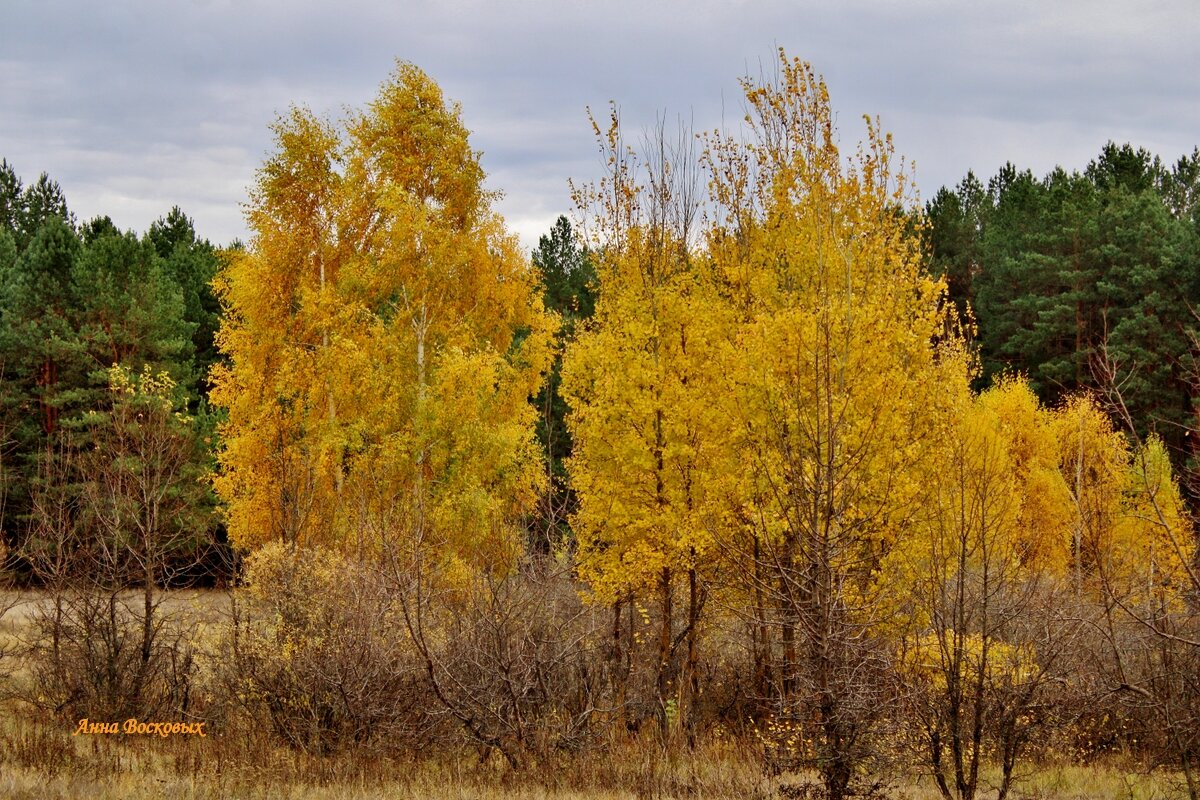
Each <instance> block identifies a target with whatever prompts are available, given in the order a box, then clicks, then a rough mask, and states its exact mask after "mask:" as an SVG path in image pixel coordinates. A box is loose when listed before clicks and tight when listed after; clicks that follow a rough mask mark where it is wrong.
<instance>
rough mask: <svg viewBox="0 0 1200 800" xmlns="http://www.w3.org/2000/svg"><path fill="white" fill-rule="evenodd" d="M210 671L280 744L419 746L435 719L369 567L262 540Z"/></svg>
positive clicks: (394, 613)
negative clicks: (222, 653)
mask: <svg viewBox="0 0 1200 800" xmlns="http://www.w3.org/2000/svg"><path fill="white" fill-rule="evenodd" d="M246 582H247V588H246V589H244V590H240V591H239V592H238V594H237V596H236V599H235V603H234V614H233V618H232V621H231V626H230V628H229V637H228V640H227V642H226V644H225V647H226V657H225V658H224V659H223V664H224V667H225V669H224V670H223V671H222V673H221V675H220V676H219V677H218V681H219V683H220V684H221V685H223V686H225V687H226V688H227V690H228V692H229V695H230V697H231V698H233V700H234V701H235V702H236V704H237V705H239V706H240V707H241V709H242V710H243V711H245V712H246V713H247V714H249V716H250V717H251V719H253V720H256V721H258V722H260V723H263V724H264V725H265V726H266V727H269V728H270V729H271V730H273V731H274V732H275V734H276V735H277V736H278V737H279V738H280V739H281V740H282V741H284V742H286V743H287V744H288V745H290V746H292V747H294V748H297V749H301V750H309V751H315V752H321V753H328V752H332V751H336V750H339V749H342V748H345V747H348V746H351V745H353V746H368V745H371V746H374V745H379V744H381V743H386V744H388V745H390V746H403V745H408V746H410V747H420V746H422V745H423V744H425V743H426V742H427V741H428V739H429V737H430V736H431V735H432V734H433V729H434V728H435V726H436V722H437V720H436V719H433V718H431V717H430V716H429V714H428V713H427V712H426V709H428V708H429V707H430V705H431V701H430V698H429V695H428V692H427V691H426V688H425V682H424V676H423V674H422V672H421V665H420V664H419V663H418V662H417V661H416V660H415V659H414V658H413V655H412V652H411V649H410V648H408V647H407V646H406V641H405V639H406V634H405V632H404V622H403V616H402V614H401V613H400V608H399V604H398V603H396V602H395V600H394V599H393V597H392V596H390V595H389V593H388V592H387V591H386V590H385V589H384V587H383V585H382V584H381V582H380V580H379V576H378V573H377V572H376V571H375V570H373V569H371V567H370V565H369V564H365V563H359V562H352V561H349V560H347V559H344V558H343V557H341V556H339V555H337V554H335V553H332V552H330V551H326V550H316V549H312V550H307V549H302V548H296V547H288V546H284V545H270V546H267V547H264V548H263V549H262V550H260V551H258V552H257V553H255V554H254V555H253V556H251V557H250V558H249V559H248V560H247V565H246Z"/></svg>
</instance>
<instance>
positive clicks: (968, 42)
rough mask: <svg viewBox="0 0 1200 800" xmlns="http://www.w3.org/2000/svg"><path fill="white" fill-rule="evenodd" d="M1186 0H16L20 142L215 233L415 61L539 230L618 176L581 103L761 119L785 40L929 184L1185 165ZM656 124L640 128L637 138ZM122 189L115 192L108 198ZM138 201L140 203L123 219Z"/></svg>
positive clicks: (93, 198) (1199, 106) (143, 220)
mask: <svg viewBox="0 0 1200 800" xmlns="http://www.w3.org/2000/svg"><path fill="white" fill-rule="evenodd" d="M1193 8H1194V7H1193V5H1192V3H1191V2H1189V0H1179V1H1178V2H1149V3H1144V4H1140V5H1139V6H1138V7H1137V8H1136V9H1135V8H1133V7H1132V6H1131V5H1130V4H1126V3H1119V2H1075V1H1071V2H1057V3H1052V4H1047V3H1035V2H1020V3H988V2H980V3H970V4H966V3H957V2H944V1H942V0H926V1H923V2H903V3H901V2H884V1H883V0H851V2H847V3H842V4H837V5H834V4H828V3H820V2H815V1H805V2H794V1H793V2H787V1H786V0H779V1H778V2H777V1H776V0H764V1H762V2H715V1H713V0H700V1H699V2H681V1H679V0H675V1H668V0H658V1H657V2H645V0H641V2H632V1H630V0H621V2H614V3H605V4H603V5H601V4H596V3H593V2H585V0H562V1H561V2H557V3H551V2H532V1H526V2H513V3H508V4H497V3H495V2H483V1H482V0H449V2H432V1H429V2H424V1H418V2H407V3H378V2H369V1H368V0H347V1H346V2H341V3H332V2H311V1H308V2H294V1H288V0H240V2H235V1H234V0H193V1H192V2H182V3H175V2H172V3H163V2H152V1H151V0H124V1H122V0H114V2H111V3H104V4H99V3H92V2H82V1H81V2H75V3H68V2H61V1H58V2H56V0H46V1H45V2H40V3H35V2H32V1H31V0H16V1H15V2H12V3H10V4H9V5H8V6H7V7H6V9H5V11H6V28H7V29H8V31H7V32H6V33H5V34H4V35H5V37H6V38H5V42H4V51H3V56H2V60H0V155H2V156H4V157H6V158H8V159H9V160H10V161H13V162H14V163H15V164H16V166H17V168H18V170H20V171H21V172H22V174H24V175H25V176H26V177H27V178H32V177H34V176H35V175H36V173H38V172H40V171H42V170H46V171H48V172H50V173H51V175H52V176H54V177H55V178H57V179H58V180H59V181H60V182H61V183H62V184H63V186H64V188H65V190H66V191H67V193H68V200H69V201H70V202H71V204H72V205H73V207H75V208H76V210H77V211H78V212H79V213H80V216H81V217H86V216H89V215H91V214H93V213H111V214H113V216H114V218H117V222H118V224H120V225H122V226H125V227H133V228H137V229H143V228H144V227H145V226H146V225H148V224H149V222H150V221H151V220H152V219H153V218H154V217H156V216H157V215H159V214H161V213H163V212H164V211H165V210H166V208H169V206H170V205H172V204H176V203H178V204H179V205H181V206H182V207H183V208H184V209H185V210H186V211H187V212H188V213H190V214H192V215H193V216H195V217H196V220H197V224H198V226H199V227H200V228H201V232H202V233H203V234H204V235H207V236H210V237H211V238H213V239H215V240H218V241H225V240H228V239H230V238H233V237H234V236H244V229H243V227H242V223H241V221H240V211H239V203H240V202H242V201H243V200H244V198H245V187H246V186H247V185H248V183H249V182H250V181H251V180H252V179H253V171H254V169H255V167H256V165H257V164H258V163H260V162H261V160H262V157H263V156H264V154H265V152H266V151H267V150H268V148H269V147H270V135H269V131H268V130H267V125H268V124H269V123H270V121H271V120H272V119H273V118H274V116H275V114H276V113H278V112H282V111H284V110H286V108H287V107H288V106H289V105H290V104H293V103H296V104H307V105H308V106H309V107H311V108H313V109H314V110H315V111H318V112H320V113H326V114H329V115H331V116H335V117H336V116H339V115H340V114H341V112H342V110H343V108H345V107H347V106H360V105H362V104H363V103H365V102H367V101H369V99H370V98H371V97H372V96H373V94H374V92H375V90H376V88H377V86H378V85H379V83H380V82H381V81H382V80H383V79H384V78H386V76H387V74H388V73H389V71H390V69H391V67H392V64H393V62H394V60H395V59H396V58H402V59H405V60H410V61H413V62H415V63H417V64H418V65H420V66H421V67H422V68H423V69H425V70H426V71H427V72H429V73H430V74H431V75H432V76H433V77H434V78H435V79H437V80H438V81H439V82H440V83H441V84H442V86H443V88H444V90H445V91H446V94H447V95H448V96H449V97H451V98H452V99H455V100H457V101H459V102H461V104H462V108H463V116H464V120H465V121H466V123H467V125H468V126H469V127H470V128H471V129H472V130H473V143H474V146H475V147H476V148H479V149H481V150H483V151H484V166H485V168H486V169H487V170H488V172H489V175H490V179H489V183H490V185H491V186H493V187H494V188H500V189H503V190H504V191H505V194H506V197H505V199H504V201H503V202H502V203H501V206H500V210H501V211H502V212H503V213H504V214H505V215H506V217H507V218H508V219H509V221H510V223H511V224H512V225H513V227H514V229H517V230H518V231H519V232H520V233H521V235H522V239H523V241H524V242H525V244H526V245H531V244H532V243H533V242H534V241H536V232H537V230H538V228H537V227H536V226H538V225H543V224H544V225H548V224H549V222H551V221H553V218H554V216H556V215H557V214H558V213H562V212H566V211H569V197H568V194H567V187H566V180H567V178H568V177H571V176H574V177H576V178H579V179H583V180H586V179H588V178H591V177H594V175H595V174H596V172H597V171H598V166H599V165H598V161H597V158H596V154H595V148H594V144H593V142H592V137H591V132H590V129H589V126H588V123H587V120H586V117H585V114H584V109H585V107H587V106H590V107H591V108H592V109H593V110H594V111H595V112H596V113H597V114H598V115H603V114H605V113H606V109H605V105H606V103H607V102H608V101H609V100H615V101H617V102H618V103H619V105H620V108H621V112H622V117H623V120H624V122H625V124H626V125H627V126H628V128H629V130H630V131H631V132H632V133H633V134H635V135H636V133H637V132H638V131H639V130H640V129H641V128H643V127H646V126H648V125H651V124H653V122H654V119H655V116H656V115H657V114H659V113H661V112H663V111H664V110H665V111H666V113H667V114H668V116H669V117H670V118H673V117H674V116H675V115H677V114H678V115H682V116H684V117H686V118H690V119H692V120H693V121H694V124H695V126H696V127H697V128H698V129H710V128H713V127H716V126H719V125H721V124H722V122H723V120H724V122H725V123H727V124H733V123H735V122H736V121H737V119H738V118H739V117H740V113H741V112H740V109H741V103H740V91H739V88H738V77H739V75H741V74H743V73H745V72H751V73H757V72H758V70H759V68H760V65H763V64H765V65H766V69H767V70H768V71H769V70H770V69H771V64H772V62H773V59H774V50H775V48H776V46H779V45H782V46H784V47H785V48H787V51H788V53H789V54H791V55H795V56H800V57H803V58H806V59H808V60H810V61H811V62H812V63H813V65H814V67H815V68H816V69H817V70H818V71H819V72H822V73H823V74H824V75H825V76H826V78H827V79H828V82H829V85H830V91H831V95H832V99H833V103H834V106H835V108H836V109H837V111H838V118H839V121H840V123H841V127H842V130H843V140H844V141H845V142H846V143H847V144H848V145H849V144H852V143H853V141H854V139H855V138H856V137H857V136H858V134H859V131H860V130H861V126H860V124H859V122H858V120H859V118H860V116H861V115H862V114H872V115H874V114H879V115H880V116H881V117H882V121H883V124H884V127H885V128H887V129H889V130H891V131H893V133H894V134H895V137H896V144H897V147H898V149H899V150H900V151H901V152H903V153H906V154H909V155H911V156H913V157H915V158H916V160H917V161H918V170H919V172H918V179H919V181H920V183H921V186H922V188H923V190H924V194H925V195H926V196H929V195H932V193H933V192H934V191H935V190H936V188H937V186H938V185H941V184H943V183H953V182H956V181H957V180H958V179H959V178H960V177H961V176H962V175H963V174H964V173H965V171H966V169H968V168H974V169H975V170H976V171H977V172H980V173H982V174H985V175H986V174H990V173H991V171H993V170H994V169H995V168H996V167H997V166H999V164H1000V163H1003V161H1005V160H1012V161H1014V162H1016V163H1018V164H1021V165H1028V166H1031V167H1033V168H1035V169H1048V168H1049V167H1050V166H1052V165H1053V164H1055V163H1062V164H1064V165H1065V166H1068V167H1082V166H1084V165H1085V164H1086V161H1087V160H1088V159H1089V158H1091V157H1094V155H1095V153H1096V151H1097V149H1098V147H1099V145H1100V144H1102V143H1103V142H1104V141H1105V140H1107V139H1109V138H1114V139H1118V140H1123V139H1130V140H1132V141H1134V142H1135V143H1138V144H1143V145H1145V146H1148V147H1154V148H1155V149H1158V150H1159V152H1161V154H1162V155H1163V156H1164V157H1166V158H1174V157H1175V156H1177V155H1179V154H1180V153H1182V152H1185V151H1190V150H1191V149H1192V147H1193V146H1194V145H1195V144H1196V139H1197V131H1198V130H1200V102H1197V101H1198V100H1200V97H1198V96H1197V95H1198V94H1200V83H1198V80H1197V77H1196V71H1195V64H1196V63H1197V56H1198V55H1200V45H1198V44H1197V42H1200V37H1198V36H1197V34H1198V33H1200V19H1198V15H1197V12H1196V11H1195V10H1193ZM635 138H636V136H635ZM106 204H107V205H106ZM118 217H119V218H118Z"/></svg>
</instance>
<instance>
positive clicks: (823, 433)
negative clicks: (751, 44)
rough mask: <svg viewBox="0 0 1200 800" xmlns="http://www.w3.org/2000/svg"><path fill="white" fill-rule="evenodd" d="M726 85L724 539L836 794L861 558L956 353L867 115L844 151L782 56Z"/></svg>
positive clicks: (874, 677) (777, 673)
mask: <svg viewBox="0 0 1200 800" xmlns="http://www.w3.org/2000/svg"><path fill="white" fill-rule="evenodd" d="M744 87H745V91H746V99H747V120H748V130H747V131H746V134H745V137H744V139H738V138H734V137H732V136H715V137H714V138H713V139H712V141H711V143H710V151H709V158H708V161H709V165H710V169H711V174H712V187H713V205H714V206H715V207H716V209H717V211H716V219H717V224H716V226H715V227H714V229H713V230H712V232H711V234H710V245H709V247H710V251H711V253H712V257H713V260H714V268H713V269H714V273H715V274H716V275H718V276H721V277H722V279H723V280H724V282H725V288H724V291H725V293H726V295H727V296H728V297H729V298H730V302H731V303H732V304H734V307H735V308H736V309H737V313H738V314H739V317H740V323H741V324H740V327H739V330H738V332H737V335H736V337H735V338H734V339H733V341H734V342H735V347H734V348H733V349H732V350H731V351H730V353H729V356H728V357H727V358H726V359H725V360H724V362H723V363H722V365H721V367H720V368H721V369H722V370H724V372H725V374H726V378H725V380H726V385H727V386H728V387H729V389H728V392H727V399H726V400H725V407H726V408H727V409H728V411H727V413H728V415H729V420H730V427H731V429H732V430H733V431H734V441H733V446H734V447H735V448H736V450H737V453H738V455H739V461H740V463H742V464H743V465H744V467H743V468H742V474H741V476H740V480H739V483H740V485H739V486H738V501H739V507H740V513H738V515H737V518H738V519H740V520H741V521H742V524H741V528H740V530H738V531H736V535H734V534H732V533H731V534H729V535H728V536H727V541H728V543H729V545H730V549H731V550H732V551H733V552H732V554H731V555H732V556H733V557H734V560H735V561H736V562H737V563H740V564H742V565H744V566H743V567H742V568H741V575H742V580H743V581H744V582H746V583H747V584H748V585H751V586H755V588H756V589H757V590H759V592H760V593H761V597H762V598H763V602H764V604H765V606H766V608H765V612H764V613H765V615H766V618H767V622H768V623H769V627H770V628H772V629H774V630H775V631H777V632H778V634H777V636H774V637H773V643H772V645H771V659H772V661H773V666H772V672H773V675H774V681H773V682H774V686H775V693H774V698H773V699H774V706H775V718H776V724H777V726H778V727H781V728H783V729H784V730H785V731H786V735H787V736H788V737H789V738H790V739H791V741H792V742H794V743H795V744H794V745H793V746H792V747H791V748H790V753H791V756H792V758H793V759H794V761H793V762H792V763H798V764H802V765H806V766H811V767H813V768H815V769H817V770H819V772H820V774H821V777H822V780H823V783H824V786H825V791H826V793H827V794H828V796H830V797H834V798H841V797H845V796H847V794H848V793H849V792H850V791H851V784H852V782H853V781H854V780H856V779H857V778H858V777H859V776H860V775H861V772H862V769H863V767H864V765H865V764H866V763H867V759H868V758H869V756H870V754H871V752H872V747H871V728H872V725H873V724H874V723H875V722H876V721H877V720H878V719H879V718H880V716H881V715H880V709H881V708H882V707H883V706H884V705H886V703H887V701H888V698H889V696H890V694H891V693H890V690H889V688H888V684H887V681H888V677H887V676H888V674H889V659H890V656H889V655H888V653H887V647H886V646H885V643H884V642H883V641H882V640H881V639H880V638H879V637H878V636H877V635H876V633H877V629H878V627H877V626H878V624H879V621H880V620H879V619H878V615H879V614H880V613H882V607H881V604H880V603H879V594H878V592H879V590H878V589H877V588H874V587H875V584H874V583H873V582H872V575H873V574H874V572H875V570H876V569H877V567H878V564H879V559H880V557H881V555H882V554H884V553H887V552H888V551H889V550H890V549H891V548H893V547H896V546H898V538H899V536H900V534H901V532H902V531H903V530H904V529H905V527H906V525H907V523H908V521H909V520H910V519H911V518H912V516H913V514H914V513H915V511H916V510H917V508H918V505H919V501H920V498H921V491H920V490H921V486H920V484H919V480H918V479H917V477H916V476H917V475H918V474H919V469H918V467H919V466H920V465H921V464H923V463H924V462H925V461H926V460H927V459H928V458H929V457H930V455H931V453H930V448H929V446H928V443H929V442H930V441H931V437H935V436H937V435H939V433H940V431H941V426H942V425H944V424H945V420H946V419H947V416H948V409H947V408H946V403H947V402H948V399H947V398H949V397H952V396H954V394H955V393H956V387H965V382H966V380H967V370H966V360H965V358H964V356H963V354H962V349H961V347H960V346H959V338H958V337H957V334H956V332H955V327H954V325H953V319H952V313H951V310H950V306H949V305H948V304H947V303H946V300H945V285H944V284H943V283H941V282H939V281H936V280H934V279H932V278H930V277H929V276H928V274H927V273H926V271H925V269H924V258H923V254H922V250H921V246H920V243H919V240H918V239H917V238H916V237H915V236H914V235H913V234H912V228H911V226H910V225H909V223H908V220H907V219H906V215H905V214H904V212H903V209H904V208H905V207H906V204H908V203H910V201H911V199H910V198H909V196H908V195H907V188H906V182H905V178H904V175H903V173H902V171H900V170H898V169H896V167H895V165H894V164H893V158H894V156H893V151H892V146H891V141H890V139H889V138H888V137H886V136H885V135H883V134H882V133H880V132H879V131H878V129H877V127H876V126H875V125H874V124H870V123H869V124H868V139H867V141H866V143H865V144H864V145H862V146H861V147H860V148H859V150H858V151H857V153H856V155H855V156H854V157H853V158H851V159H849V160H846V159H844V157H843V155H842V153H841V152H840V151H839V148H838V144H837V138H836V133H835V129H834V125H833V115H832V111H831V108H830V105H829V98H828V93H827V91H826V88H825V84H824V83H823V82H822V81H821V80H820V79H819V78H817V77H816V76H815V74H814V73H813V71H812V70H811V68H810V67H809V66H808V65H807V64H804V63H803V62H800V61H798V60H790V59H787V58H786V57H783V58H781V61H780V64H779V67H778V77H777V79H776V80H775V81H774V82H758V81H754V80H751V79H746V80H745V81H744Z"/></svg>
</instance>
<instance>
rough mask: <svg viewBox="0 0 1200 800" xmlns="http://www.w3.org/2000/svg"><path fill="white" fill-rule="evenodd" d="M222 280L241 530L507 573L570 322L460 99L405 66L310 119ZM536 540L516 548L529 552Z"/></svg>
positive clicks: (219, 390)
mask: <svg viewBox="0 0 1200 800" xmlns="http://www.w3.org/2000/svg"><path fill="white" fill-rule="evenodd" d="M275 134H276V151H275V153H274V154H273V155H272V156H271V157H270V158H269V159H268V161H267V162H266V164H264V166H263V167H262V169H261V170H260V171H259V173H258V178H257V182H256V185H255V188H254V190H253V192H252V195H251V202H250V206H249V211H248V222H249V225H250V228H251V230H252V232H253V238H252V240H251V242H250V244H249V247H248V249H247V250H246V251H245V252H243V253H233V254H231V256H230V261H229V263H228V264H227V265H226V266H225V268H224V269H223V270H222V272H221V273H220V275H219V276H218V278H217V286H218V289H219V292H220V294H221V298H222V302H223V303H224V305H225V308H226V310H227V317H226V320H225V322H224V324H223V326H222V329H221V332H220V334H219V337H218V339H219V342H220V345H221V348H222V350H223V351H224V352H225V353H226V354H227V355H228V357H229V359H230V362H229V364H228V365H227V366H224V365H218V367H217V368H216V370H215V371H214V375H215V388H214V390H213V397H214V399H215V400H216V402H218V403H219V404H220V405H223V406H225V407H226V408H228V412H229V420H228V423H227V424H226V426H225V427H224V436H225V450H224V451H223V453H222V456H221V460H222V465H223V468H224V472H223V475H222V477H221V478H220V479H219V482H218V488H219V491H220V492H221V494H222V495H223V497H224V498H225V500H226V501H227V502H228V504H229V519H230V535H231V539H232V540H233V541H234V542H235V543H236V544H237V545H239V546H241V547H244V548H245V547H254V546H257V545H260V544H262V543H265V542H268V541H272V540H275V541H283V542H287V543H295V544H310V545H315V544H326V545H332V546H337V547H345V548H350V549H353V550H356V551H359V552H362V553H370V552H375V553H378V552H380V551H381V549H386V548H387V547H389V546H392V545H399V544H400V543H404V542H410V541H414V540H420V539H425V540H431V537H432V538H438V539H439V540H440V541H441V542H442V544H444V545H445V546H446V552H447V553H454V554H457V556H461V557H463V558H468V557H470V558H473V559H475V560H476V561H478V562H480V563H481V564H492V565H499V564H503V563H508V562H509V560H510V559H511V557H512V555H513V547H514V535H515V528H514V527H513V526H514V524H515V521H516V520H517V519H519V516H520V513H521V512H522V511H523V510H524V509H526V508H527V507H528V506H529V504H530V503H531V502H532V501H533V500H534V498H535V497H536V492H537V488H538V485H539V481H540V479H541V475H542V469H541V465H540V461H539V458H538V453H537V449H536V444H535V442H534V440H533V438H532V429H533V422H534V413H535V412H534V410H533V408H532V407H531V406H530V404H529V403H528V398H529V396H530V395H532V394H533V393H535V392H536V391H537V388H538V386H539V385H540V379H541V375H542V372H543V371H544V369H545V368H546V365H547V359H548V352H549V349H548V341H549V336H550V334H551V333H552V331H553V321H552V318H551V317H550V316H549V315H547V314H546V313H545V312H544V311H543V308H542V303H541V299H540V297H538V293H537V290H536V278H535V275H534V273H533V272H532V271H531V269H530V268H529V265H528V262H527V261H526V260H525V259H523V258H522V257H521V256H520V253H519V250H518V248H517V243H516V240H515V239H514V238H513V237H512V236H511V235H509V234H508V233H507V232H506V231H505V229H504V226H503V223H502V220H501V219H500V218H499V217H498V216H497V215H496V213H495V212H494V211H492V208H491V205H492V202H493V201H494V199H495V197H496V195H495V194H494V193H492V192H489V191H487V190H485V189H484V187H483V178H484V175H483V171H482V169H481V167H480V165H479V155H478V153H476V152H475V151H473V150H472V149H471V148H470V145H469V143H468V141H467V130H466V128H465V127H464V126H463V123H462V120H461V116H460V113H459V110H458V108H457V106H452V105H449V104H448V103H447V102H446V101H445V99H444V98H443V96H442V93H441V90H440V89H439V88H438V86H437V85H436V84H435V83H434V82H433V81H432V80H430V78H429V77H428V76H426V75H425V74H424V73H423V72H421V71H420V70H419V69H417V68H416V67H414V66H412V65H409V64H400V65H399V66H398V67H397V69H396V72H395V73H394V75H393V76H392V78H391V79H389V80H388V81H387V82H386V83H385V84H384V85H383V86H382V87H381V89H380V93H379V95H378V97H377V98H376V99H375V101H374V102H373V103H372V104H371V105H370V106H369V107H368V108H367V109H366V110H364V111H361V112H356V113H353V114H351V115H350V116H349V117H348V118H347V119H346V120H344V121H342V122H340V123H336V124H335V123H333V122H330V121H326V120H322V119H320V118H318V117H316V116H315V115H313V114H312V113H311V112H309V111H307V110H303V109H293V110H292V111H291V112H290V113H289V114H288V115H286V116H285V117H284V118H282V119H280V120H279V121H278V122H277V123H276V125H275ZM515 542H516V546H519V543H520V538H519V536H518V537H517V538H516V539H515Z"/></svg>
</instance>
